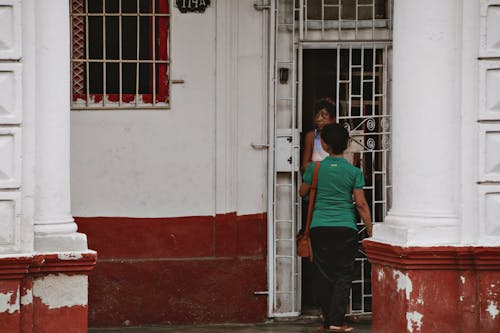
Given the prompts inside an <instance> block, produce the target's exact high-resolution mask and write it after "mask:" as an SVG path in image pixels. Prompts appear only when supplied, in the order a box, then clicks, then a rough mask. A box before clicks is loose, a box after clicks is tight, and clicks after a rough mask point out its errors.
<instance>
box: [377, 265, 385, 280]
mask: <svg viewBox="0 0 500 333" xmlns="http://www.w3.org/2000/svg"><path fill="white" fill-rule="evenodd" d="M377 276H378V282H381V281H382V280H383V279H384V277H385V272H384V270H383V269H382V268H380V269H379V270H378V274H377Z"/></svg>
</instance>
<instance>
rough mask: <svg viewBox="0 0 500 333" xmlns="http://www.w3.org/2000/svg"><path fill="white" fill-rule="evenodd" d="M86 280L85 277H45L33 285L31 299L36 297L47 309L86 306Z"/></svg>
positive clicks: (58, 275)
mask: <svg viewBox="0 0 500 333" xmlns="http://www.w3.org/2000/svg"><path fill="white" fill-rule="evenodd" d="M87 291H88V279H87V276H86V275H71V276H70V275H65V274H57V275H47V276H45V277H43V278H40V279H37V280H35V281H34V283H33V297H38V298H40V300H41V301H42V303H44V304H45V305H47V306H48V307H49V309H57V308H62V307H65V306H67V307H72V306H78V305H81V306H86V305H87V304H88V298H87Z"/></svg>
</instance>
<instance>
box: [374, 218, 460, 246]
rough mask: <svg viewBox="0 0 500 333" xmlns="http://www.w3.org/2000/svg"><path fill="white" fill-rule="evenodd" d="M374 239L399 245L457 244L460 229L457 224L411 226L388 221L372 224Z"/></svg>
mask: <svg viewBox="0 0 500 333" xmlns="http://www.w3.org/2000/svg"><path fill="white" fill-rule="evenodd" d="M372 239H373V240H374V241H377V242H381V243H388V244H397V245H400V246H435V245H452V244H458V243H459V240H460V230H459V228H458V227H457V226H455V225H453V226H421V225H417V226H412V225H409V226H408V225H397V224H391V223H389V222H387V221H386V222H384V223H376V224H374V226H373V238H372Z"/></svg>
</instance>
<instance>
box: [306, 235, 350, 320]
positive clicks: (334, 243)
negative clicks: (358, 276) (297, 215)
mask: <svg viewBox="0 0 500 333" xmlns="http://www.w3.org/2000/svg"><path fill="white" fill-rule="evenodd" d="M310 236H311V243H312V249H313V254H314V264H315V266H316V270H315V271H316V274H317V276H316V279H315V281H316V283H317V284H318V288H316V290H317V292H318V295H317V296H318V300H319V302H320V304H321V310H322V311H323V318H324V326H325V327H328V326H330V325H335V326H342V325H343V324H344V316H345V313H346V309H347V304H348V302H349V290H350V289H351V283H352V275H353V269H354V259H355V258H356V253H357V251H358V237H357V236H358V233H357V232H356V230H354V229H351V228H344V227H317V228H312V229H311V232H310Z"/></svg>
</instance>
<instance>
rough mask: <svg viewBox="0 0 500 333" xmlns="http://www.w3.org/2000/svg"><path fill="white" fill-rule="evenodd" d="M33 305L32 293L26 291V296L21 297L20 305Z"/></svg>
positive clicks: (29, 290) (28, 290)
mask: <svg viewBox="0 0 500 333" xmlns="http://www.w3.org/2000/svg"><path fill="white" fill-rule="evenodd" d="M31 303H33V291H32V290H31V289H26V294H24V295H22V296H21V304H22V305H28V304H31Z"/></svg>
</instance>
